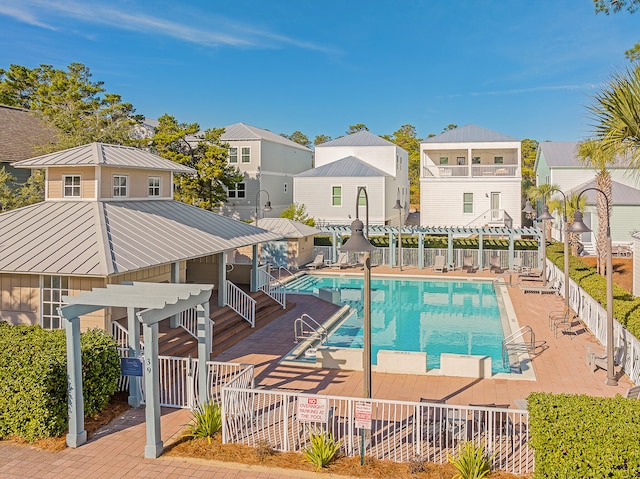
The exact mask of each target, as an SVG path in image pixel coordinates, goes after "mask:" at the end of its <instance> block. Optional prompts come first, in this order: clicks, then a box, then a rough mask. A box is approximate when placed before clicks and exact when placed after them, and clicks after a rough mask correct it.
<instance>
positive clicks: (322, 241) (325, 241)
mask: <svg viewBox="0 0 640 479" xmlns="http://www.w3.org/2000/svg"><path fill="white" fill-rule="evenodd" d="M348 239H349V237H348V236H343V237H342V243H343V244H344V243H345V242H346V241H347V240H348ZM369 240H370V241H371V244H373V245H374V246H376V247H377V248H388V247H389V236H388V235H384V236H371V237H370V238H369ZM479 243H480V242H479V241H478V238H454V239H453V248H454V249H478V245H479ZM313 244H314V245H315V246H331V244H332V243H331V236H316V237H314V241H313ZM402 247H403V248H417V247H418V237H417V236H403V237H402ZM424 247H425V248H442V249H444V248H446V247H447V237H446V236H425V237H424ZM482 247H483V249H487V250H489V249H492V250H507V249H509V240H508V239H499V238H483V240H482ZM514 248H515V249H516V250H537V249H538V242H537V241H536V240H527V239H521V240H515V241H514Z"/></svg>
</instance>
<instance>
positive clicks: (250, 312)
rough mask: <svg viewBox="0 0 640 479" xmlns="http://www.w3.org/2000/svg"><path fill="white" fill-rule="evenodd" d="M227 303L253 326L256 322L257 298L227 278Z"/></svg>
mask: <svg viewBox="0 0 640 479" xmlns="http://www.w3.org/2000/svg"><path fill="white" fill-rule="evenodd" d="M225 285H226V293H225V298H226V301H225V302H226V305H227V306H229V307H230V308H231V309H233V310H234V311H235V312H236V313H238V314H239V315H240V316H242V317H243V318H244V319H245V320H246V321H248V322H249V324H250V325H251V327H252V328H253V327H254V326H255V324H256V300H255V299H253V298H252V297H251V296H249V295H248V294H247V293H245V292H244V291H242V290H241V289H240V288H238V287H237V286H236V285H235V284H233V283H232V282H231V281H229V280H226V282H225Z"/></svg>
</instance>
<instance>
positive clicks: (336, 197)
mask: <svg viewBox="0 0 640 479" xmlns="http://www.w3.org/2000/svg"><path fill="white" fill-rule="evenodd" d="M331 204H332V205H333V206H342V186H332V187H331Z"/></svg>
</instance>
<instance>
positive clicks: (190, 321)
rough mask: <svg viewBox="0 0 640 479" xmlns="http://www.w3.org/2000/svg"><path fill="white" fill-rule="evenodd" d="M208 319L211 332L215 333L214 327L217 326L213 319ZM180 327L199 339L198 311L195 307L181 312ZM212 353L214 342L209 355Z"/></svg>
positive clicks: (211, 344) (210, 346) (210, 344)
mask: <svg viewBox="0 0 640 479" xmlns="http://www.w3.org/2000/svg"><path fill="white" fill-rule="evenodd" d="M207 319H208V320H209V326H210V327H209V330H210V331H213V326H214V325H215V323H214V321H213V320H212V319H211V318H207ZM178 326H180V327H181V328H182V329H184V330H185V331H186V332H187V333H189V334H190V335H191V336H193V337H194V338H196V339H198V310H197V309H196V308H195V306H194V307H193V308H189V309H186V310H184V311H182V312H180V317H179V318H178ZM212 352H213V341H210V342H209V354H211V353H212Z"/></svg>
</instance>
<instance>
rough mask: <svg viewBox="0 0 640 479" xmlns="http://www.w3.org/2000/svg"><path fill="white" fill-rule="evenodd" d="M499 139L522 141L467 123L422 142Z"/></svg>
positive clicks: (468, 141)
mask: <svg viewBox="0 0 640 479" xmlns="http://www.w3.org/2000/svg"><path fill="white" fill-rule="evenodd" d="M499 141H508V142H513V141H520V140H518V139H517V138H513V137H511V136H507V135H503V134H502V133H498V132H496V131H493V130H489V129H487V128H483V127H481V126H477V125H465V126H461V127H458V128H455V129H453V130H449V131H445V132H444V133H441V134H440V135H436V136H432V137H431V138H425V139H424V140H422V143H479V142H499Z"/></svg>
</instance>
